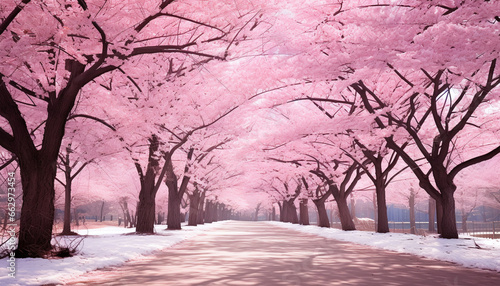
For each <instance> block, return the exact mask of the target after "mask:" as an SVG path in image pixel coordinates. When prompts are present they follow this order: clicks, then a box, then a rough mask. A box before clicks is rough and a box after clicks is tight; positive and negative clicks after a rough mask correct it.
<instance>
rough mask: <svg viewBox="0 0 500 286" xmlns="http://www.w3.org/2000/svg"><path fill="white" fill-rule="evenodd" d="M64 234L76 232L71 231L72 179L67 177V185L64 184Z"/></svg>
mask: <svg viewBox="0 0 500 286" xmlns="http://www.w3.org/2000/svg"><path fill="white" fill-rule="evenodd" d="M61 234H62V235H70V234H75V233H74V232H72V231H71V179H70V180H68V178H67V177H66V186H64V221H63V230H62V232H61Z"/></svg>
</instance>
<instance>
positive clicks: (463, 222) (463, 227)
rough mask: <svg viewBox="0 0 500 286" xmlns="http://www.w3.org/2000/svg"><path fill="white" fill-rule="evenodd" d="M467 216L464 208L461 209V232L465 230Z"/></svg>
mask: <svg viewBox="0 0 500 286" xmlns="http://www.w3.org/2000/svg"><path fill="white" fill-rule="evenodd" d="M467 217H469V213H467V212H466V211H465V210H464V209H462V232H464V233H465V232H467Z"/></svg>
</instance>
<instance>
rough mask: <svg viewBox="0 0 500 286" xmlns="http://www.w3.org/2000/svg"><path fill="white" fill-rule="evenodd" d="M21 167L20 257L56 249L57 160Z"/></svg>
mask: <svg viewBox="0 0 500 286" xmlns="http://www.w3.org/2000/svg"><path fill="white" fill-rule="evenodd" d="M31 164H32V165H31V166H21V168H20V169H21V178H22V185H23V204H22V207H21V220H20V229H19V244H18V249H17V251H16V257H18V258H22V257H43V256H44V255H45V254H46V253H47V252H48V251H50V250H51V249H52V246H51V243H50V242H51V239H52V226H53V223H54V197H55V193H54V179H55V173H56V161H55V160H54V161H53V162H52V164H51V163H44V162H43V161H42V160H36V161H33V162H31Z"/></svg>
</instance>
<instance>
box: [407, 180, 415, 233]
mask: <svg viewBox="0 0 500 286" xmlns="http://www.w3.org/2000/svg"><path fill="white" fill-rule="evenodd" d="M408 204H409V205H410V230H411V233H412V234H416V233H417V224H416V221H415V193H414V192H413V189H412V190H410V197H409V199H408Z"/></svg>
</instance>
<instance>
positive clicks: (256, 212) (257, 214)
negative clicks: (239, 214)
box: [254, 203, 261, 221]
mask: <svg viewBox="0 0 500 286" xmlns="http://www.w3.org/2000/svg"><path fill="white" fill-rule="evenodd" d="M260 205H261V204H260V203H259V204H258V205H257V207H256V208H255V215H254V221H258V220H259V210H260Z"/></svg>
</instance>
